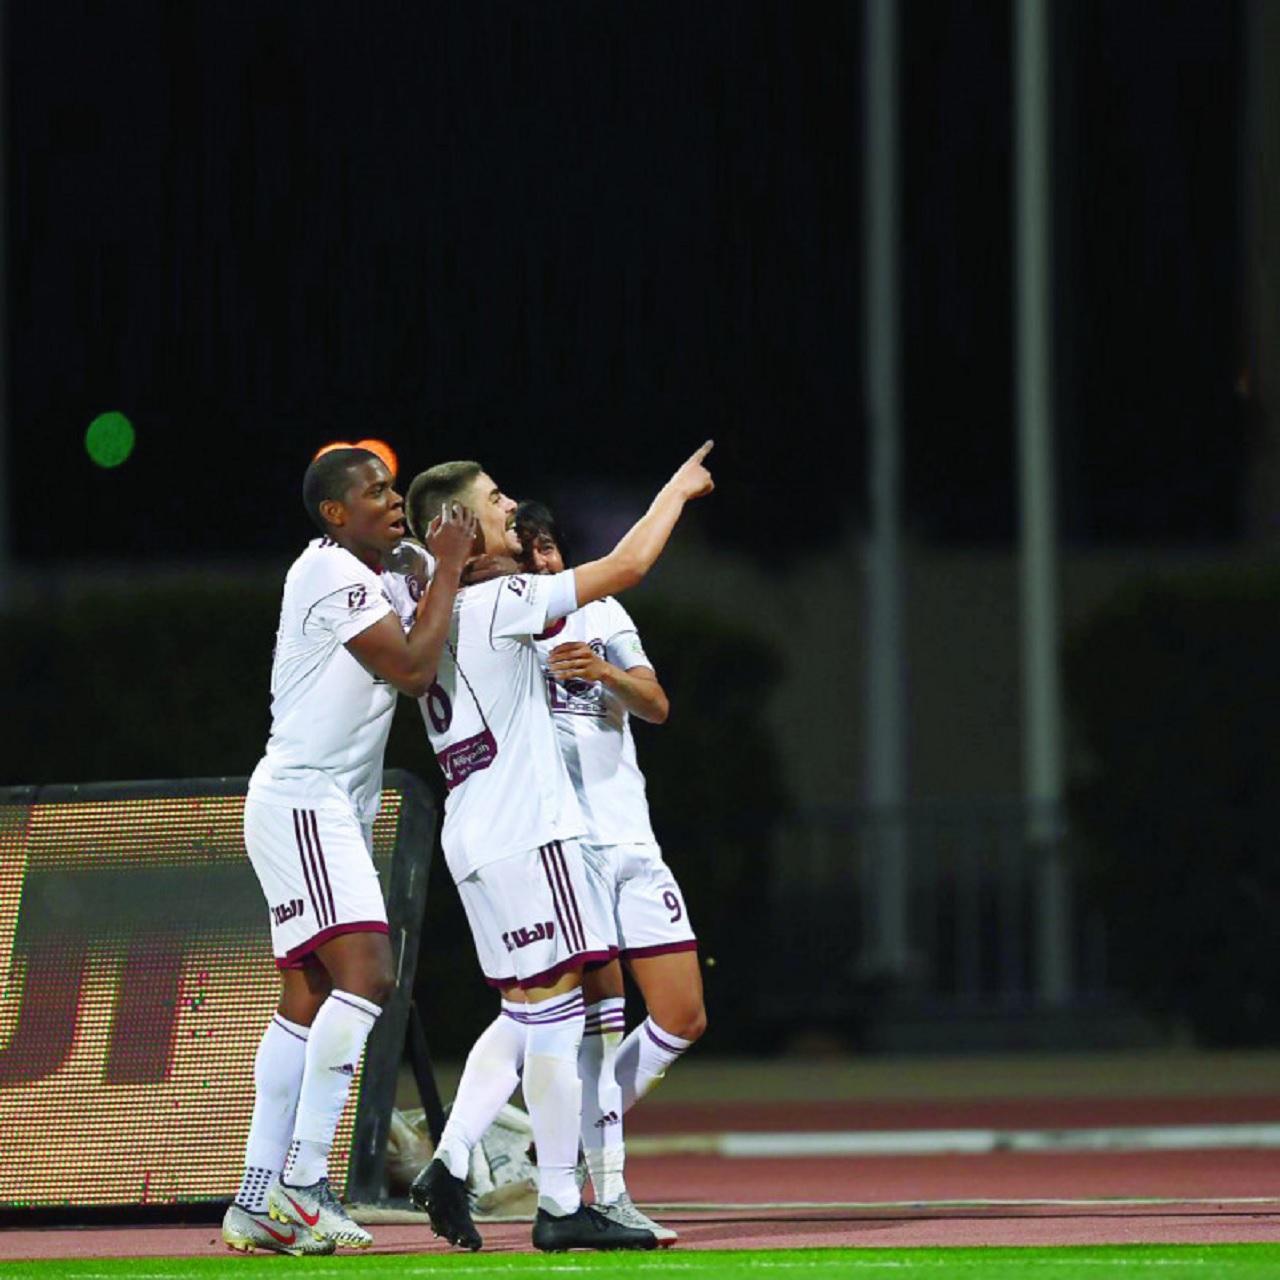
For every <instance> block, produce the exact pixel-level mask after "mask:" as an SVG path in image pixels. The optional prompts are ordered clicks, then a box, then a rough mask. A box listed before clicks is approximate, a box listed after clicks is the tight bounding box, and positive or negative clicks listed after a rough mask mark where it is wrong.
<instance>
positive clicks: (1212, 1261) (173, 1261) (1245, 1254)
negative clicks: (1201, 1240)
mask: <svg viewBox="0 0 1280 1280" xmlns="http://www.w3.org/2000/svg"><path fill="white" fill-rule="evenodd" d="M264 1269H265V1270H271V1271H273V1272H279V1273H282V1274H287V1275H288V1276H289V1277H290V1278H291V1280H302V1278H303V1277H307V1278H310V1277H317V1276H336V1275H342V1276H344V1277H347V1278H348V1280H365V1277H375V1276H376V1277H384V1276H385V1277H391V1276H394V1277H397V1280H410V1278H412V1277H417V1276H434V1277H454V1276H457V1277H462V1276H468V1277H470V1276H480V1277H487V1276H493V1277H495V1280H496V1278H498V1277H506V1276H515V1277H524V1276H558V1275H565V1276H575V1277H576V1276H581V1275H591V1276H599V1277H602V1280H608V1278H609V1277H614V1276H627V1277H630V1276H638V1275H639V1276H677V1277H682V1278H683V1277H687V1278H688V1280H746V1278H748V1277H749V1278H751V1280H793V1278H794V1280H826V1277H831V1278H832V1280H835V1278H836V1277H846V1276H848V1277H852V1278H853V1280H858V1277H867V1278H868V1280H870V1278H871V1277H885V1276H925V1277H928V1280H952V1277H955V1278H956V1280H1012V1278H1013V1277H1022V1276H1030V1277H1045V1278H1046V1280H1047V1278H1049V1277H1052V1280H1106V1277H1110V1276H1117V1277H1120V1278H1121V1280H1129V1278H1130V1277H1137V1276H1143V1277H1146V1276H1150V1277H1155V1276H1159V1277H1161V1280H1192V1278H1193V1277H1194V1280H1274V1277H1276V1276H1277V1275H1278V1274H1280V1244H1224V1245H1117V1246H1094V1245H1087V1246H1083V1245H1074V1246H1068V1247H1062V1248H1054V1249H1038V1248H1037V1249H1032V1248H999V1249H775V1250H751V1251H747V1250H724V1251H705V1252H704V1251H698V1252H693V1251H690V1252H680V1251H679V1250H676V1251H674V1252H670V1253H665V1252H664V1253H658V1254H652V1253H650V1254H624V1255H618V1254H614V1255H609V1254H560V1255H556V1256H554V1257H550V1256H548V1257H543V1256H538V1255H532V1256H531V1255H529V1254H460V1253H448V1254H375V1255H373V1256H361V1255H359V1254H351V1253H346V1254H342V1255H339V1256H338V1257H334V1258H305V1259H304V1258H266V1257H263V1256H262V1255H257V1256H255V1257H251V1258H250V1257H236V1256H233V1255H231V1254H225V1255H219V1256H218V1257H216V1258H111V1259H77V1260H74V1261H68V1260H66V1259H57V1260H50V1261H47V1262H0V1276H3V1277H5V1278H6V1280H8V1278H9V1277H14V1280H18V1278H21V1280H54V1277H62V1276H67V1277H76V1278H78V1280H206V1277H214V1276H248V1275H254V1276H260V1275H262V1274H263V1273H264Z"/></svg>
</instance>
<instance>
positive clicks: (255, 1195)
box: [236, 1013, 310, 1213]
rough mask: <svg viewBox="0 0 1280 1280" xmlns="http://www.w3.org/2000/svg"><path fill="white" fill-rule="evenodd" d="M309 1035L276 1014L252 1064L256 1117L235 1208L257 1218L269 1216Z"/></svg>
mask: <svg viewBox="0 0 1280 1280" xmlns="http://www.w3.org/2000/svg"><path fill="white" fill-rule="evenodd" d="M309 1031H310V1028H309V1027H300V1026H298V1024H297V1023H296V1022H289V1021H288V1020H287V1019H285V1018H282V1017H281V1016H280V1015H279V1014H278V1013H277V1014H276V1015H275V1016H274V1017H273V1018H272V1019H271V1021H270V1022H268V1023H267V1029H266V1030H265V1031H264V1032H263V1033H262V1040H261V1041H260V1042H259V1044H258V1053H257V1056H256V1057H255V1058H254V1060H253V1089H254V1092H253V1118H252V1119H251V1120H250V1121H249V1137H248V1139H247V1140H246V1142H245V1148H244V1176H243V1177H242V1178H241V1179H240V1190H239V1191H237V1192H236V1203H237V1204H238V1205H241V1206H242V1207H244V1208H245V1209H250V1210H252V1211H253V1212H255V1213H264V1212H266V1208H267V1188H268V1187H269V1186H270V1185H271V1183H272V1181H273V1180H274V1179H276V1178H278V1177H279V1176H280V1171H281V1170H282V1169H283V1168H284V1158H285V1155H286V1154H287V1152H288V1150H289V1140H290V1138H292V1137H293V1121H294V1117H295V1116H296V1115H297V1112H298V1090H299V1089H301V1088H302V1071H303V1068H304V1067H305V1065H306V1061H307V1035H308V1032H309Z"/></svg>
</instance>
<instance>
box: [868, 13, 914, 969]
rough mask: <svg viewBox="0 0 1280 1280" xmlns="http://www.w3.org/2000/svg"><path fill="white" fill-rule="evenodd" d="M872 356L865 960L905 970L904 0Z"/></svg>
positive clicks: (886, 157) (887, 141)
mask: <svg viewBox="0 0 1280 1280" xmlns="http://www.w3.org/2000/svg"><path fill="white" fill-rule="evenodd" d="M865 12H866V24H867V25H866V50H867V52H866V62H867V74H866V83H867V102H866V124H865V129H866V137H865V145H866V157H867V171H866V179H865V185H864V192H865V194H864V200H865V205H864V211H863V223H864V231H863V236H864V253H865V261H864V275H865V280H866V306H865V308H864V315H865V330H866V336H865V341H864V359H865V373H866V384H867V398H868V407H869V411H870V423H869V428H870V430H869V437H870V450H871V457H870V495H869V496H870V504H871V533H870V542H869V545H868V548H867V666H866V677H867V686H866V710H867V771H866V798H867V801H868V805H869V807H870V809H871V813H872V822H871V827H870V833H871V835H872V840H871V843H870V845H869V848H868V853H869V855H870V857H871V859H872V868H873V877H872V885H873V886H874V888H873V894H874V896H873V903H872V913H871V919H870V922H869V923H870V925H871V928H872V933H873V936H872V937H871V938H869V939H867V940H866V944H867V945H866V951H865V953H864V956H865V959H864V968H867V967H871V968H874V970H875V971H876V972H877V973H878V974H879V975H881V976H888V977H891V978H893V977H899V978H900V977H903V976H904V975H905V974H906V973H907V970H908V967H909V959H910V949H909V936H908V920H907V889H908V866H907V854H908V846H907V839H906V827H905V815H904V805H905V801H906V780H907V765H906V759H907V752H906V712H905V704H906V695H905V684H906V681H905V661H904V657H903V623H902V615H903V606H902V596H903V590H902V545H901V505H902V504H901V446H900V431H901V410H900V404H899V391H898V384H899V356H898V30H897V23H898V10H897V4H896V0H866V11H865Z"/></svg>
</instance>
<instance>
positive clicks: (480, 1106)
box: [436, 1000, 527, 1178]
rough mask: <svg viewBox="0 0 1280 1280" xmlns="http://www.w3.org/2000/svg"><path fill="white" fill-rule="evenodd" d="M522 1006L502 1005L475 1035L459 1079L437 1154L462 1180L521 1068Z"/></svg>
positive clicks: (524, 1029)
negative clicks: (473, 1151) (475, 1148)
mask: <svg viewBox="0 0 1280 1280" xmlns="http://www.w3.org/2000/svg"><path fill="white" fill-rule="evenodd" d="M525 1007H526V1006H525V1005H523V1004H512V1003H510V1002H508V1001H506V1000H504V1001H503V1002H502V1012H501V1013H500V1014H499V1015H498V1016H497V1017H496V1018H495V1019H494V1020H493V1021H492V1022H491V1023H490V1024H489V1025H488V1026H487V1027H486V1028H485V1029H484V1030H483V1031H482V1032H481V1033H480V1035H479V1037H478V1038H477V1039H476V1042H475V1044H473V1045H472V1046H471V1052H470V1053H469V1054H467V1064H466V1066H465V1067H463V1069H462V1079H461V1080H459V1081H458V1092H457V1095H456V1096H455V1098H454V1100H453V1106H452V1107H451V1108H450V1109H449V1120H448V1122H447V1123H446V1124H445V1127H444V1133H443V1134H442V1135H441V1136H440V1145H439V1147H437V1148H436V1156H437V1157H438V1158H439V1159H440V1160H442V1161H443V1162H444V1164H445V1167H446V1168H447V1169H448V1170H449V1172H450V1173H451V1174H453V1176H454V1177H455V1178H465V1177H466V1176H467V1166H468V1163H469V1161H470V1157H471V1148H472V1147H474V1146H475V1144H476V1143H477V1142H479V1141H480V1139H481V1138H483V1137H484V1135H485V1133H486V1131H487V1130H488V1128H489V1126H490V1125H491V1124H492V1123H493V1121H494V1117H495V1116H496V1115H497V1114H498V1112H499V1111H501V1110H502V1108H503V1106H504V1104H505V1103H506V1102H507V1101H508V1099H509V1098H510V1097H511V1095H512V1094H513V1093H514V1092H515V1091H516V1085H517V1084H519V1083H520V1071H521V1068H523V1066H524V1052H525V1038H526V1035H527V1031H526V1026H525V1013H524V1010H525Z"/></svg>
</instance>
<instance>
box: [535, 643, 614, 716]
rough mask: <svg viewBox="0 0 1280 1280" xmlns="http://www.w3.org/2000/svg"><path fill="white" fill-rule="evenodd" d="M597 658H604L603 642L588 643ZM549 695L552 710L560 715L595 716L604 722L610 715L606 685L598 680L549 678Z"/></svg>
mask: <svg viewBox="0 0 1280 1280" xmlns="http://www.w3.org/2000/svg"><path fill="white" fill-rule="evenodd" d="M587 644H588V645H589V647H590V649H591V652H592V653H594V654H595V655H596V657H597V658H604V656H605V648H604V641H603V640H598V639H597V640H589V641H587ZM547 694H548V696H549V697H550V699H551V710H552V711H553V712H555V713H557V714H559V715H569V716H595V717H596V718H597V719H600V720H603V719H604V717H605V716H606V715H607V714H608V713H607V712H606V710H605V705H604V685H602V684H601V683H600V682H599V681H598V680H565V681H564V682H563V683H562V682H561V681H559V680H553V679H552V678H551V677H550V676H548V677H547Z"/></svg>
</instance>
